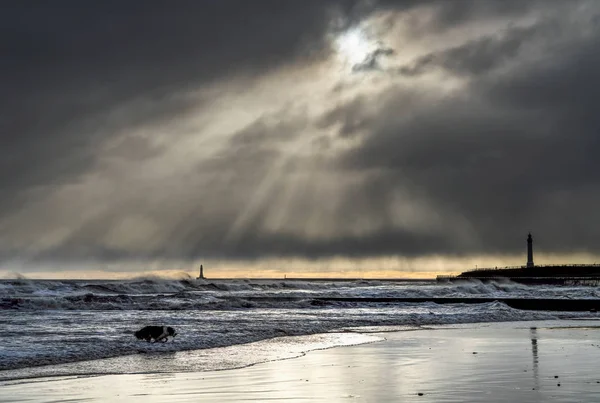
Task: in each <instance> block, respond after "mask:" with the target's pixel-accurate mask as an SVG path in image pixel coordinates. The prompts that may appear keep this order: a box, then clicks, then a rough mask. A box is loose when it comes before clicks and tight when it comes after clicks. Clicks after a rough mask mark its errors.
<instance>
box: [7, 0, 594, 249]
mask: <svg viewBox="0 0 600 403" xmlns="http://www.w3.org/2000/svg"><path fill="white" fill-rule="evenodd" d="M566 3H569V4H570V5H571V6H570V7H567V6H565V4H566ZM574 3H576V4H574ZM583 6H586V7H588V8H589V10H590V12H589V13H583V12H580V13H579V14H577V13H574V12H573V13H571V11H569V10H571V9H573V10H575V9H576V8H577V7H583ZM597 8H598V7H597V5H596V4H595V2H594V1H591V2H583V1H582V2H553V1H485V0H473V1H462V0H454V1H446V0H440V1H435V0H434V1H430V2H423V1H384V0H381V1H378V2H360V1H343V0H338V1H333V0H332V1H321V0H315V1H308V0H303V1H297V2H295V1H294V2H292V1H288V2H284V1H279V0H273V1H242V0H240V1H234V0H227V1H222V0H221V1H214V2H209V1H189V2H187V1H179V2H176V3H171V2H170V3H167V2H157V1H148V2H135V3H134V2H125V3H123V2H112V1H107V2H102V3H97V4H96V3H94V4H88V3H85V4H84V3H82V2H75V1H73V2H69V1H57V2H51V3H49V2H16V1H15V2H12V3H10V4H9V5H8V6H7V7H4V9H3V12H2V13H1V14H0V49H2V55H3V57H2V58H1V60H0V74H1V76H2V77H3V80H2V84H1V85H2V88H1V89H2V92H1V95H0V133H1V136H2V137H1V138H0V169H1V170H0V193H1V194H2V195H3V197H2V200H0V207H1V208H2V212H1V213H0V224H2V222H3V221H2V220H3V219H7V218H8V219H10V218H11V217H13V216H12V214H13V212H15V211H18V209H19V208H21V207H30V206H35V205H36V203H39V204H40V206H42V207H39V208H38V209H37V210H35V211H42V212H43V211H44V208H46V209H49V210H50V211H52V207H56V206H64V205H67V204H68V205H69V207H70V206H71V204H70V203H71V202H72V203H73V208H72V212H71V211H70V209H67V208H65V209H64V210H66V212H63V214H64V215H65V216H64V222H62V221H60V220H58V219H56V220H54V221H50V220H49V221H48V222H47V223H44V222H42V221H43V220H40V219H39V217H45V216H44V215H43V214H41V213H38V215H37V216H34V218H30V217H27V216H26V215H19V216H16V215H15V216H14V217H17V218H18V221H19V222H18V223H17V224H14V223H10V225H8V226H7V227H6V228H9V229H11V228H12V229H14V228H21V227H25V228H26V229H24V230H22V233H21V234H20V235H19V236H20V238H19V239H20V242H24V244H26V245H27V244H28V242H29V243H30V244H36V242H38V238H41V237H42V235H44V234H45V232H50V233H51V235H53V236H54V237H55V238H57V239H58V238H60V236H59V235H61V234H62V233H60V230H63V229H64V228H63V227H68V228H67V229H68V234H67V235H65V236H64V237H63V238H60V241H56V243H55V244H51V246H50V247H40V248H37V249H36V248H34V249H32V251H29V250H28V249H27V248H26V247H21V246H19V245H17V244H15V245H13V246H7V245H8V242H5V245H3V246H0V257H4V258H11V257H15V256H23V255H25V254H28V253H31V255H36V256H37V258H38V259H41V260H64V259H88V258H89V259H93V258H96V259H101V260H120V259H133V258H135V259H138V258H145V259H153V258H156V259H167V258H173V259H184V258H189V259H193V258H198V257H203V258H204V257H223V258H259V257H264V256H306V257H318V256H333V255H347V256H367V255H370V256H372V255H381V254H401V255H405V256H418V255H424V254H425V255H426V254H469V253H485V252H494V253H495V252H499V253H505V252H520V251H521V249H522V246H523V236H524V234H525V232H526V231H528V230H532V231H533V232H534V235H535V236H536V239H537V240H538V242H539V244H540V245H543V248H544V249H546V250H548V251H558V252H560V251H565V252H569V251H578V250H586V251H591V252H594V253H600V248H599V247H598V245H597V244H596V243H595V240H596V239H598V237H599V235H600V229H598V228H597V226H596V225H594V223H595V222H597V221H598V219H600V213H598V211H599V210H598V209H597V207H596V206H597V205H598V204H599V203H600V187H599V184H598V180H599V179H600V178H599V177H598V174H597V172H600V166H599V163H598V159H597V157H596V156H597V155H598V153H599V152H600V140H598V139H599V138H600V137H598V133H599V132H600V118H599V117H598V116H599V115H598V114H597V112H596V110H595V106H596V105H598V103H599V101H600V92H599V90H598V88H600V85H599V84H600V82H599V81H600V76H599V74H598V71H600V56H599V55H598V52H597V51H596V49H598V46H599V45H600V40H598V39H597V38H600V35H599V34H600V32H599V31H600V29H599V27H598V23H597V21H596V22H594V20H593V19H591V17H590V19H589V20H585V21H579V17H580V16H582V15H587V14H589V15H592V14H594V13H593V12H597V11H598V10H597ZM407 10H411V12H416V11H415V10H417V11H419V12H421V11H423V13H424V14H423V15H425V17H423V18H416V17H415V19H414V21H413V20H409V21H408V22H406V21H405V23H407V24H408V25H409V27H412V28H411V31H410V32H409V33H410V34H411V35H412V36H413V37H418V36H423V35H432V36H435V35H445V32H446V31H448V30H450V29H452V28H456V27H460V26H462V25H465V26H467V25H469V24H478V23H480V24H481V23H484V22H487V21H493V20H502V21H504V22H505V24H504V25H502V24H500V25H502V28H500V29H499V32H497V33H496V34H486V35H485V36H483V37H477V36H475V37H469V36H465V39H464V42H463V43H461V44H453V45H449V46H448V47H447V48H445V49H441V50H437V51H427V50H424V51H423V54H422V55H421V56H418V55H417V56H416V57H415V60H414V61H413V62H412V63H411V64H408V65H406V66H403V67H402V68H400V70H399V71H400V73H402V74H396V75H393V77H392V78H391V79H392V80H396V84H394V85H391V86H390V87H388V88H387V89H385V90H383V91H382V92H381V93H378V94H376V95H373V94H372V93H369V92H368V91H365V93H363V94H360V90H357V93H358V94H357V95H356V97H354V98H353V100H351V101H349V102H348V103H345V104H344V103H341V104H337V105H335V104H331V105H326V106H325V107H324V109H327V108H329V111H328V112H324V113H323V114H322V116H321V117H320V119H316V120H315V121H310V120H309V118H308V117H307V116H305V115H304V114H303V113H302V112H298V111H297V110H295V109H294V108H293V107H289V108H288V107H287V106H282V111H283V112H281V111H280V112H279V113H274V114H269V113H266V112H265V114H264V115H263V116H257V117H256V119H255V120H254V121H252V122H251V123H249V124H248V125H246V127H243V128H241V129H236V130H237V132H236V133H234V134H233V135H231V137H230V138H229V139H228V140H227V141H225V146H224V147H223V148H222V149H220V150H219V151H218V152H215V154H214V155H211V156H210V158H205V159H202V160H201V161H198V162H197V163H196V165H195V166H194V169H193V170H192V171H191V172H184V173H182V175H181V176H180V177H176V180H177V181H178V183H165V182H160V183H150V184H148V183H141V184H138V183H136V181H135V180H131V181H130V182H127V181H124V182H123V183H119V184H118V186H116V187H115V189H116V190H115V189H112V188H109V190H107V191H106V192H105V193H102V192H100V194H103V196H104V197H103V198H102V199H99V200H98V199H97V200H94V199H92V200H91V202H90V203H92V204H93V205H94V207H97V206H96V205H100V206H105V210H103V211H101V212H100V213H97V214H94V215H90V216H89V217H87V216H86V217H87V218H86V219H85V220H84V219H83V218H81V220H79V218H78V215H80V214H81V215H83V214H82V212H83V211H84V210H85V208H87V205H86V203H87V201H84V202H80V204H77V203H76V201H77V200H75V199H77V197H78V194H77V192H76V191H73V190H68V191H65V192H66V193H65V194H64V195H63V194H59V195H58V196H56V195H52V196H53V197H54V198H53V199H52V200H50V201H48V200H46V199H45V198H46V197H49V196H48V194H49V193H51V192H52V191H53V190H56V189H62V188H61V186H63V185H64V184H65V183H77V181H78V180H80V179H81V178H82V177H83V176H84V175H86V174H93V173H94V169H95V168H97V166H96V165H97V164H98V154H99V152H98V149H99V148H100V147H107V144H110V147H112V149H111V150H112V151H111V153H110V154H111V156H113V157H115V158H117V159H119V160H122V161H127V162H128V163H130V165H129V166H128V167H129V168H130V169H133V168H135V167H136V165H138V163H139V165H141V164H142V163H143V162H145V161H148V160H152V159H155V158H156V159H158V158H159V157H160V156H162V155H163V154H167V153H168V147H167V146H166V145H165V143H164V142H162V143H160V144H157V143H155V142H154V141H152V140H153V139H152V138H147V137H144V136H135V137H131V136H122V133H123V131H126V130H127V129H135V128H139V127H157V126H160V125H162V124H164V123H165V122H167V123H168V122H169V121H171V120H174V119H177V118H178V117H180V116H183V115H185V113H186V112H189V111H190V110H193V109H195V108H202V107H203V106H205V107H209V106H211V101H212V99H211V98H210V96H209V95H205V94H204V93H201V94H200V95H195V91H196V90H198V89H202V88H204V87H206V86H208V85H210V84H213V83H218V82H227V81H228V80H237V81H236V82H242V83H245V82H246V81H250V79H251V78H253V77H257V76H266V75H268V74H269V73H270V72H271V71H273V70H277V69H278V68H280V67H285V66H296V65H303V64H306V65H308V64H310V63H311V62H314V61H316V60H322V59H325V58H327V57H328V56H329V53H330V52H331V49H329V44H328V42H327V41H328V39H327V33H328V32H329V30H330V29H331V28H332V22H335V21H339V19H340V18H341V21H342V22H341V23H340V22H337V24H338V25H337V26H338V27H341V26H343V24H344V21H346V22H345V23H349V22H352V21H358V20H360V18H361V17H364V16H367V15H369V13H371V12H374V11H379V12H382V13H386V12H390V11H394V12H398V13H400V12H403V11H407ZM565 10H567V11H565ZM419 15H420V14H419ZM525 16H529V17H530V21H529V22H528V23H527V24H526V26H525V27H523V26H520V27H519V26H513V25H512V23H511V19H513V18H521V17H525ZM413 17H414V15H413ZM333 26H336V25H335V23H334V25H333ZM440 38H441V37H440ZM408 39H410V38H408ZM394 47H395V45H394ZM401 51H402V49H396V52H397V53H400V52H401ZM4 56H6V57H4ZM394 56H395V55H394V54H392V50H391V49H390V48H387V47H381V48H380V49H378V50H376V51H375V52H373V53H372V54H371V55H369V56H368V57H367V59H365V63H362V64H361V65H360V66H361V67H360V68H357V69H355V70H360V71H356V74H355V75H356V76H358V75H360V74H363V75H365V76H367V77H368V76H369V75H370V74H373V73H377V72H376V71H375V70H377V69H378V68H379V67H381V64H383V62H382V59H381V58H382V57H385V58H386V62H387V61H390V63H391V61H392V59H393V57H394ZM380 62H381V63H380ZM440 71H441V72H442V76H443V77H444V79H448V80H461V81H462V82H464V88H463V89H462V90H461V91H460V92H456V91H455V92H451V93H450V95H447V94H446V95H444V93H443V92H442V91H436V90H435V89H432V86H431V83H428V84H427V86H423V87H419V84H418V83H419V81H418V80H424V81H426V80H427V79H428V78H429V77H430V75H432V73H433V72H436V73H439V72H440ZM442 84H444V83H440V85H442ZM239 88H242V89H243V88H245V87H244V86H243V84H241V85H240V87H239ZM282 91H286V89H285V88H282ZM240 92H242V90H240ZM299 109H301V107H299ZM327 130H331V131H334V130H335V131H336V133H337V137H336V136H334V137H328V135H324V134H323V133H322V132H325V131H327ZM315 133H318V134H315ZM168 135H170V133H166V134H165V136H168ZM108 140H111V141H108ZM171 141H172V142H173V143H176V142H177V138H173V139H172V140H171ZM344 141H356V142H357V143H356V144H359V145H354V146H353V147H349V148H344V149H343V150H348V149H349V150H350V151H340V152H338V154H336V155H335V157H331V158H326V157H322V159H319V158H321V157H319V158H317V157H314V156H313V157H312V159H310V158H309V157H306V154H308V155H311V153H312V154H314V155H317V154H318V155H319V156H320V155H321V154H319V153H324V152H325V151H326V150H325V151H323V150H321V149H320V146H318V145H319V144H334V145H335V144H337V143H336V142H344ZM302 147H305V148H302ZM310 147H313V149H311V148H310ZM290 150H291V151H290ZM307 150H308V151H307ZM288 154H292V155H293V158H289V157H286V155H288ZM307 160H308V162H307ZM103 163H106V162H105V161H103ZM168 163H173V161H172V160H168ZM168 163H167V164H168ZM108 165H110V164H108ZM307 166H308V168H310V169H309V171H310V172H308V173H306V172H305V171H306V170H307ZM144 167H145V165H144ZM151 172H154V171H151ZM123 174H125V172H123ZM302 175H305V176H306V178H304V177H302ZM327 175H331V176H332V178H328V177H327ZM117 176H118V175H117ZM296 176H299V177H300V178H299V179H298V178H296ZM291 177H294V178H295V180H296V181H295V182H294V181H291V180H288V179H289V178H291ZM356 178H359V179H356ZM344 180H347V181H348V183H349V184H345V183H346V182H344ZM93 183H94V184H95V182H93ZM179 185H180V186H179ZM178 186H179V187H178ZM331 189H336V190H335V192H333V191H332V190H331ZM329 192H331V193H329ZM334 193H335V194H334ZM44 203H46V204H44ZM81 205H84V206H85V207H81ZM331 206H334V207H335V208H330V207H331ZM24 211H28V210H24ZM278 211H282V212H284V213H286V215H285V216H284V219H281V218H280V217H279V215H278ZM323 211H325V212H326V213H323V214H322V217H320V218H319V219H318V220H317V223H319V222H322V224H321V225H322V226H323V228H324V232H325V235H322V234H319V236H313V235H311V233H308V232H302V231H300V230H298V228H301V229H302V227H303V225H304V224H306V223H307V222H309V221H311V220H310V219H311V214H316V213H320V212H323ZM48 214H49V215H48V216H47V217H49V218H52V217H51V216H52V214H50V213H48ZM28 220H30V221H28ZM128 220H130V221H128ZM294 220H295V226H293V225H292V224H290V223H291V222H293V221H294ZM21 221H22V222H21ZM33 221H36V222H33ZM298 223H299V224H298ZM365 223H367V224H373V223H375V224H376V225H372V226H369V225H366V224H365ZM144 225H146V226H147V228H149V229H148V234H147V239H146V241H147V242H137V241H136V242H135V245H133V246H130V245H128V244H126V243H123V244H118V245H117V244H115V243H114V242H113V241H115V240H120V239H121V238H123V239H128V238H127V236H125V235H123V234H126V235H127V234H128V231H133V230H135V229H136V228H137V229H139V228H142V229H144V228H146V227H144ZM329 227H334V228H333V230H331V231H330V232H327V231H325V230H330V229H331V228H329ZM338 227H339V228H338ZM363 227H364V228H367V229H364V228H363ZM28 228H30V229H28ZM0 229H1V228H0ZM55 229H56V231H54V230H55ZM334 230H335V231H334ZM27 231H29V234H30V235H29V236H26V235H27V234H26V232H27ZM54 232H56V233H58V235H56V234H54ZM42 233H44V234H42ZM55 235H56V236H55ZM61 236H62V235H61ZM3 237H4V238H2V237H0V239H4V240H11V239H12V236H10V235H7V232H6V231H4V234H3ZM48 238H52V237H48ZM52 239H54V238H52ZM23 240H24V241H23ZM40 242H41V241H40ZM111 242H112V243H111ZM140 245H142V247H140ZM24 250H25V252H24Z"/></svg>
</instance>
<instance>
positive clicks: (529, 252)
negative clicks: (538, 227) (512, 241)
mask: <svg viewBox="0 0 600 403" xmlns="http://www.w3.org/2000/svg"><path fill="white" fill-rule="evenodd" d="M533 266H534V264H533V238H532V237H531V232H530V233H529V235H528V236H527V267H528V268H531V267H533Z"/></svg>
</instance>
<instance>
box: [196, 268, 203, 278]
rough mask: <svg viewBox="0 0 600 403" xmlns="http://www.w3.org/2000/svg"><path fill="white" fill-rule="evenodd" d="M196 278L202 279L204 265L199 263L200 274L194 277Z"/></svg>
mask: <svg viewBox="0 0 600 403" xmlns="http://www.w3.org/2000/svg"><path fill="white" fill-rule="evenodd" d="M196 279H197V280H202V279H204V266H202V265H200V275H199V276H198V277H196Z"/></svg>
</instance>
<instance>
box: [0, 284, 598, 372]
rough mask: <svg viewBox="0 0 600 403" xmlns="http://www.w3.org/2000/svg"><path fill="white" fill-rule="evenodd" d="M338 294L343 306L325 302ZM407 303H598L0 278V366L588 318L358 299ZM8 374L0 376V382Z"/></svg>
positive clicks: (493, 291)
mask: <svg viewBox="0 0 600 403" xmlns="http://www.w3.org/2000/svg"><path fill="white" fill-rule="evenodd" d="M340 297H341V298H346V300H344V301H332V300H331V298H340ZM411 297H414V298H424V297H425V298H440V297H441V298H443V297H454V298H473V297H476V298H479V297H481V298H488V299H489V298H499V299H501V298H598V288H597V287H551V286H524V285H519V284H514V283H502V282H497V283H488V284H483V283H463V284H460V283H459V284H437V283H435V282H420V283H414V282H384V281H356V282H343V281H340V282H323V281H314V282H311V281H282V280H215V281H209V280H203V281H194V280H159V279H137V280H128V281H33V280H24V279H18V280H7V281H0V323H1V324H2V326H3V332H2V333H0V368H3V369H17V368H31V367H34V366H40V365H45V364H60V363H68V362H77V361H81V360H89V359H97V358H108V357H118V356H125V355H130V354H137V353H154V352H171V353H172V352H177V351H184V350H185V351H190V350H196V349H212V348H220V347H227V346H232V345H240V344H244V343H249V342H255V341H259V340H268V339H272V338H275V337H281V336H300V335H310V334H318V333H327V332H332V331H339V330H344V329H346V330H351V331H353V332H360V329H361V328H365V329H373V328H378V327H382V326H383V327H388V328H390V327H392V328H393V327H397V326H411V327H415V326H423V325H436V324H454V323H472V322H496V321H513V320H539V319H554V318H560V317H565V316H569V317H573V316H590V315H592V316H593V315H597V314H590V313H582V314H567V313H553V312H542V311H537V312H536V311H520V310H516V309H512V308H510V307H508V306H507V305H505V304H504V303H502V302H486V303H478V304H443V305H438V304H435V303H432V302H423V303H406V302H386V303H383V302H373V301H371V302H365V301H364V300H361V298H371V299H373V298H411ZM16 311H18V314H16ZM149 324H156V325H170V326H173V327H175V328H176V329H177V331H178V333H179V335H178V336H177V337H176V338H175V341H174V342H170V343H166V344H162V343H161V344H153V343H146V342H143V341H138V340H136V339H135V337H134V336H133V332H134V331H135V330H137V329H139V328H141V327H143V326H145V325H149ZM11 374H12V375H11ZM14 376H15V375H14V373H13V372H11V371H0V379H6V378H10V377H14Z"/></svg>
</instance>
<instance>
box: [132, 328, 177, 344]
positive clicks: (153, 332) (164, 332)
mask: <svg viewBox="0 0 600 403" xmlns="http://www.w3.org/2000/svg"><path fill="white" fill-rule="evenodd" d="M176 335H177V333H176V332H175V329H173V328H172V327H171V326H145V327H143V328H141V329H140V330H138V331H137V332H135V337H137V338H138V339H140V340H146V341H148V342H149V341H151V340H152V339H154V341H155V342H157V341H163V342H166V341H167V340H168V338H169V336H172V337H175V336H176Z"/></svg>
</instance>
